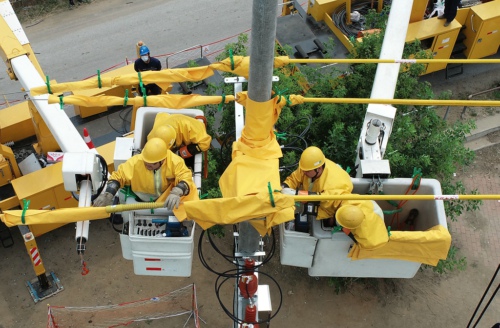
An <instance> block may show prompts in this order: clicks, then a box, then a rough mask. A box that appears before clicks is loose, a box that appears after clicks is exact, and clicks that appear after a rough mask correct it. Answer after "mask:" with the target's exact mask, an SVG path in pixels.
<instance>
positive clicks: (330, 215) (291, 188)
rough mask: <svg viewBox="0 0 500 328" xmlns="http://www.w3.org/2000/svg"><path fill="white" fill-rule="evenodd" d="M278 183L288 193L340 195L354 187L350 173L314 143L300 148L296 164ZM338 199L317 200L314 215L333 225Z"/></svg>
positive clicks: (282, 191)
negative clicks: (326, 155) (293, 169)
mask: <svg viewBox="0 0 500 328" xmlns="http://www.w3.org/2000/svg"><path fill="white" fill-rule="evenodd" d="M281 187H282V190H281V193H283V194H288V195H297V194H301V195H317V194H322V195H341V194H350V193H351V192H352V189H353V185H352V182H351V178H350V177H349V174H347V172H346V171H344V170H343V169H342V168H341V167H340V166H339V165H337V164H336V163H335V162H333V161H331V160H329V159H327V158H326V157H325V155H324V154H323V152H322V151H321V149H319V148H318V147H314V146H312V147H308V148H306V149H305V150H304V151H303V152H302V155H301V156H300V161H299V167H298V168H297V169H296V170H295V171H294V172H292V174H290V175H289V176H288V177H287V178H286V179H285V181H284V182H283V183H282V184H281ZM340 203H341V201H340V200H325V201H321V202H319V207H318V209H317V215H316V219H318V220H323V219H325V221H324V224H325V225H326V226H330V227H331V226H333V225H334V222H335V219H334V215H335V212H336V210H337V208H338V207H339V206H340ZM307 207H308V206H306V208H307ZM308 214H313V213H308ZM315 214H316V213H314V214H313V215H315ZM296 227H297V225H296Z"/></svg>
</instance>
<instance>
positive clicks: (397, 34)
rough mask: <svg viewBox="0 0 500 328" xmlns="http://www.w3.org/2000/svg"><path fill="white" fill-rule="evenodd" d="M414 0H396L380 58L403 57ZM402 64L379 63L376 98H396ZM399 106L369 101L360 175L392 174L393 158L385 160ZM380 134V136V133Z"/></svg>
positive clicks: (359, 157)
mask: <svg viewBox="0 0 500 328" xmlns="http://www.w3.org/2000/svg"><path fill="white" fill-rule="evenodd" d="M412 6H413V0H399V1H393V2H392V5H391V13H390V15H389V21H388V22H387V29H386V31H385V36H384V42H383V43H382V50H381V52H380V59H401V57H402V55H403V49H404V46H405V40H406V32H407V30H408V23H409V21H410V15H411V9H412ZM399 66H400V64H378V65H377V72H376V74H375V81H374V83H373V88H372V93H371V96H370V98H372V99H393V98H394V92H395V90H396V83H397V81H398V75H399ZM395 116H396V108H395V107H393V106H390V105H379V104H369V105H368V109H367V111H366V116H365V120H364V122H363V127H362V130H361V135H360V137H359V142H358V148H357V149H358V150H359V153H358V157H357V159H356V166H357V167H358V169H357V174H356V177H357V178H369V177H382V178H383V177H388V176H389V174H390V173H391V171H390V167H389V161H387V160H383V157H384V152H385V149H386V147H387V141H388V140H389V136H390V134H391V132H392V125H393V122H394V117H395ZM379 136H380V137H379Z"/></svg>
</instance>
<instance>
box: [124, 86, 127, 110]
mask: <svg viewBox="0 0 500 328" xmlns="http://www.w3.org/2000/svg"><path fill="white" fill-rule="evenodd" d="M127 103H128V89H125V97H123V107H126V106H127Z"/></svg>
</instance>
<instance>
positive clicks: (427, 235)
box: [348, 225, 451, 266]
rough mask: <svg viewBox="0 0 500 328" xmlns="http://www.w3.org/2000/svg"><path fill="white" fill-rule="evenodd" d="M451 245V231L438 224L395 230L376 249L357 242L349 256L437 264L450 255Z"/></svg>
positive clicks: (352, 257)
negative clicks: (414, 229) (426, 227)
mask: <svg viewBox="0 0 500 328" xmlns="http://www.w3.org/2000/svg"><path fill="white" fill-rule="evenodd" d="M450 246H451V235H450V232H449V231H448V229H446V228H445V227H443V226H442V225H437V226H434V227H432V228H430V229H429V230H426V231H393V232H392V233H391V236H390V237H389V241H388V242H387V243H386V244H384V245H382V246H381V247H379V248H376V249H365V248H362V247H361V246H360V245H356V244H355V245H354V246H353V247H352V249H351V251H350V252H349V255H348V256H349V257H350V258H351V259H353V260H361V259H397V260H406V261H412V262H418V263H424V264H429V265H433V266H435V265H437V264H438V262H439V260H445V259H446V258H447V257H448V250H449V249H450Z"/></svg>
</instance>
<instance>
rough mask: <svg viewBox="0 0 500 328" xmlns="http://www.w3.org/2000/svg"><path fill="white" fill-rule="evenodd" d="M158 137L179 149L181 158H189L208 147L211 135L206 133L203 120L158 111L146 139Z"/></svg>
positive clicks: (174, 149) (172, 148)
mask: <svg viewBox="0 0 500 328" xmlns="http://www.w3.org/2000/svg"><path fill="white" fill-rule="evenodd" d="M151 138H160V139H162V140H163V141H165V143H167V145H168V146H169V147H170V148H171V150H172V151H174V152H175V151H177V150H178V151H179V156H181V157H182V158H184V159H186V158H190V157H192V156H194V155H196V154H198V153H201V152H203V151H206V150H208V149H209V148H210V143H211V142H212V137H211V136H209V135H208V134H207V130H206V128H205V125H204V124H203V122H201V121H199V120H197V119H195V118H192V117H189V116H186V115H180V114H168V113H159V114H158V115H156V118H155V122H154V125H153V129H152V130H151V132H150V133H149V134H148V140H149V139H151Z"/></svg>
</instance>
